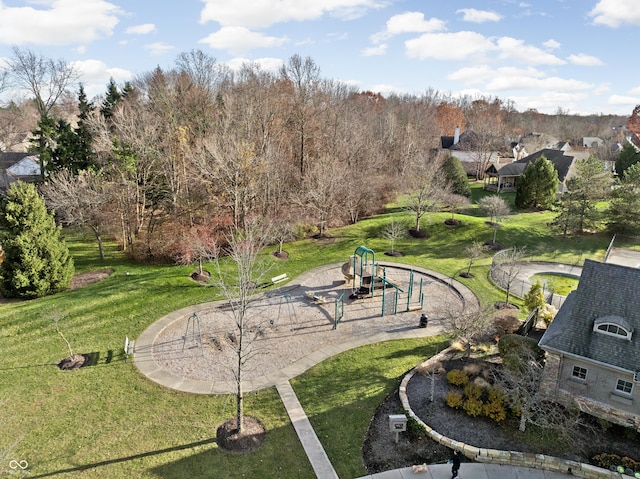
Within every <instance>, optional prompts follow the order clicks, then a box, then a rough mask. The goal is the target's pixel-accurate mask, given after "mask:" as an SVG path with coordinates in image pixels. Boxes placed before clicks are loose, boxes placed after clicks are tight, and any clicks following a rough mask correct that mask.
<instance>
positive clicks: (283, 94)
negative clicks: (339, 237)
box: [14, 50, 623, 260]
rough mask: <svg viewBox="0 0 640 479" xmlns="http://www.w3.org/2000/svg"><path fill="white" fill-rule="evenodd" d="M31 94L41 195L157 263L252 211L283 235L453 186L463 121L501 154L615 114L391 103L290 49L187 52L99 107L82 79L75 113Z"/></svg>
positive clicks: (598, 128) (185, 252) (63, 213)
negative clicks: (244, 54) (269, 55)
mask: <svg viewBox="0 0 640 479" xmlns="http://www.w3.org/2000/svg"><path fill="white" fill-rule="evenodd" d="M18 54H22V56H23V57H24V56H25V52H23V51H20V50H15V55H16V57H17V58H18V57H19V55H18ZM15 64H16V63H15V61H14V65H15ZM52 66H55V65H52ZM64 71H67V70H66V69H65V70H64ZM14 74H17V75H18V76H17V78H20V76H19V74H20V71H17V72H14ZM67 78H68V79H71V78H73V75H71V74H70V75H69V76H68V77H67ZM32 93H33V94H34V96H35V97H36V100H38V98H40V100H38V101H36V104H37V105H40V106H39V108H38V112H39V121H38V127H37V128H36V129H35V130H34V132H33V142H32V145H33V149H34V150H36V151H38V152H40V154H41V158H42V159H43V167H45V168H46V169H47V171H48V175H47V179H46V184H45V185H44V187H43V192H44V193H45V194H46V198H47V201H48V204H49V206H50V207H52V208H54V209H55V210H56V213H57V215H58V217H59V218H60V220H61V221H63V222H65V223H66V224H73V225H82V226H86V227H89V228H91V230H92V231H93V232H94V234H95V235H96V238H97V240H98V242H99V244H100V242H101V238H102V235H104V234H105V233H109V234H115V235H116V237H117V238H118V239H119V240H120V241H121V243H122V246H123V248H124V249H125V250H127V251H128V252H129V253H130V254H132V255H133V256H135V257H138V258H145V259H155V260H167V259H172V260H175V259H180V258H189V257H191V256H192V255H193V254H195V253H194V252H193V249H194V248H195V246H194V245H200V246H201V247H202V245H203V241H202V239H203V238H205V237H206V238H211V237H218V238H220V237H222V236H223V234H224V231H226V228H227V227H228V226H229V225H235V226H241V225H243V224H244V222H245V221H247V219H249V218H263V219H266V220H267V221H269V222H270V223H271V224H272V225H274V226H278V227H277V228H274V231H277V232H278V233H277V235H276V236H277V237H275V238H274V241H276V242H277V241H279V240H281V239H282V238H290V237H292V235H296V234H297V235H302V234H305V233H306V234H308V233H310V232H313V233H317V234H319V235H322V234H324V231H325V228H327V227H329V226H336V225H339V224H345V223H348V222H351V223H353V222H356V221H358V219H359V218H361V217H363V216H367V215H370V214H373V213H375V212H377V211H379V210H380V209H381V208H382V207H383V205H384V204H385V203H387V202H388V201H389V199H390V198H392V197H393V196H394V195H396V194H398V193H399V192H410V191H416V190H417V189H422V190H428V191H432V192H433V191H436V190H437V189H441V188H444V189H446V182H442V181H441V179H440V174H439V172H440V171H441V164H442V161H443V158H442V156H443V155H442V153H441V152H440V150H439V148H438V146H439V142H440V136H441V135H453V133H454V130H455V128H456V127H460V128H461V129H462V130H463V131H464V130H465V129H472V130H473V131H474V132H475V133H476V141H478V142H479V144H480V145H490V146H491V148H499V149H502V150H503V151H504V152H505V154H507V153H508V152H509V142H510V141H511V140H513V139H514V138H516V137H517V136H518V135H523V134H525V133H527V132H530V131H537V132H546V133H550V134H553V135H555V136H556V137H559V138H561V139H565V140H568V139H571V140H572V141H575V140H576V139H579V138H581V137H582V136H600V137H602V138H604V139H609V138H611V137H612V135H614V134H616V133H617V131H616V130H615V129H614V126H616V125H618V124H619V123H620V122H621V121H623V119H621V118H620V117H615V116H592V117H577V116H573V115H568V114H566V113H563V112H561V111H560V112H558V114H556V115H543V114H540V113H538V112H535V111H527V112H524V113H520V112H517V111H516V110H515V109H514V108H513V106H512V105H511V104H510V103H509V102H503V101H502V100H500V99H498V98H491V99H488V98H457V99H453V98H451V97H449V96H446V95H442V94H440V93H439V92H435V91H432V90H427V91H426V92H425V93H424V94H422V95H419V96H416V95H412V96H390V97H386V98H385V97H382V96H381V95H379V94H375V93H371V92H362V91H359V90H358V89H356V88H354V87H351V86H348V85H346V84H344V83H340V82H336V81H332V80H327V79H324V78H322V76H321V72H320V68H319V66H318V65H316V63H315V62H314V61H313V59H311V58H302V57H300V56H298V55H294V56H293V57H291V58H290V59H289V60H288V61H287V62H286V63H285V64H284V65H283V66H282V68H281V69H280V71H279V72H277V73H273V72H266V71H263V70H261V69H260V68H259V67H258V66H257V65H256V64H246V65H244V66H243V67H242V68H241V69H240V70H239V71H230V70H229V69H227V68H225V67H223V66H222V65H220V64H218V63H217V62H216V60H215V59H214V58H212V57H210V56H208V55H206V54H204V53H203V52H201V51H191V52H186V53H182V54H180V55H179V56H178V58H177V60H176V63H175V66H174V67H173V68H171V69H161V68H159V67H158V68H157V69H155V70H154V71H152V72H148V73H145V74H143V75H141V76H140V77H138V78H137V79H136V80H135V81H132V82H130V83H127V84H125V85H122V86H120V85H116V84H115V83H114V82H113V81H111V82H110V84H109V85H108V87H107V91H106V93H105V95H104V96H103V97H102V98H99V99H97V101H95V102H90V101H88V100H87V98H86V95H85V94H84V91H83V89H82V87H80V90H79V94H78V99H77V106H76V113H77V117H76V118H75V119H69V118H68V117H67V118H66V119H65V118H64V115H62V114H60V112H61V111H64V109H63V108H61V106H60V105H59V104H58V105H56V104H55V102H51V101H43V100H42V95H41V92H38V91H32ZM57 98H58V99H60V98H62V99H63V98H64V96H61V95H59V96H58V97H57ZM56 112H58V114H57V115H56ZM56 116H57V118H56ZM480 149H482V148H480ZM43 179H44V178H43ZM426 184H430V185H436V186H437V187H438V188H428V189H425V185H426Z"/></svg>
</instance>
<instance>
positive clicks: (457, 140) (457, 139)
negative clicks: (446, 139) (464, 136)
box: [453, 126, 460, 145]
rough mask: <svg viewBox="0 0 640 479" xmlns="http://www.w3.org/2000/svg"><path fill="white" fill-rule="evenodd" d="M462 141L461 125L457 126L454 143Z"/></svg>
mask: <svg viewBox="0 0 640 479" xmlns="http://www.w3.org/2000/svg"><path fill="white" fill-rule="evenodd" d="M459 141H460V127H459V126H456V132H455V133H454V134H453V144H454V145H457V144H458V142H459Z"/></svg>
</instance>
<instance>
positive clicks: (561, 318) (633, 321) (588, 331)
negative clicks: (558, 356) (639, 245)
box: [539, 260, 640, 372]
mask: <svg viewBox="0 0 640 479" xmlns="http://www.w3.org/2000/svg"><path fill="white" fill-rule="evenodd" d="M638 286H640V269H638V268H629V267H627V266H621V265H617V264H610V263H599V262H597V261H591V260H585V263H584V266H583V268H582V275H581V276H580V282H579V284H578V288H577V289H576V290H575V291H573V292H572V293H570V294H569V296H568V297H567V299H566V301H565V302H564V304H563V305H562V307H561V308H560V311H558V314H557V315H556V317H555V319H554V320H553V322H552V323H551V325H550V326H549V328H548V329H547V331H546V332H545V334H544V335H543V336H542V339H540V343H539V344H540V346H541V347H542V348H551V349H555V350H559V351H563V352H566V353H570V354H573V355H577V356H581V357H584V358H587V359H591V360H594V361H598V362H601V363H605V364H610V365H613V366H616V367H619V368H622V369H626V370H629V371H634V372H635V371H640V295H639V294H638ZM606 316H609V317H615V316H618V317H621V318H623V319H624V321H625V322H626V323H625V324H627V325H628V326H630V327H631V328H633V333H632V336H631V340H626V339H624V338H618V337H614V336H610V335H606V334H602V333H598V332H594V331H593V325H594V321H595V320H596V319H598V318H603V317H606Z"/></svg>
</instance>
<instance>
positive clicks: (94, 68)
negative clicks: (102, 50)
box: [72, 60, 134, 98]
mask: <svg viewBox="0 0 640 479" xmlns="http://www.w3.org/2000/svg"><path fill="white" fill-rule="evenodd" d="M72 65H73V66H74V67H75V68H76V70H77V71H78V72H79V73H80V81H82V84H83V86H84V90H85V92H86V93H87V97H88V98H93V97H95V96H97V95H102V94H104V92H105V91H106V89H107V83H109V79H110V78H113V79H114V81H115V82H116V83H119V84H121V83H124V82H125V81H128V80H131V79H132V78H133V76H134V75H133V73H132V72H130V71H129V70H125V69H123V68H109V67H108V66H107V65H106V64H105V63H104V62H102V61H100V60H82V61H76V62H72Z"/></svg>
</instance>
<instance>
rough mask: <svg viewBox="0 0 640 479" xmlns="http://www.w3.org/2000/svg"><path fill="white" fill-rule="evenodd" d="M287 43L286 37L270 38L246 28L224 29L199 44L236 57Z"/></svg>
mask: <svg viewBox="0 0 640 479" xmlns="http://www.w3.org/2000/svg"><path fill="white" fill-rule="evenodd" d="M286 41H287V38H286V37H270V36H267V35H264V34H262V33H259V32H252V31H251V30H249V29H247V28H245V27H222V28H221V29H220V30H218V31H217V32H214V33H212V34H210V35H209V36H207V37H205V38H203V39H202V40H200V41H199V42H200V43H206V44H207V45H209V46H210V47H211V48H215V49H218V50H227V51H229V52H231V53H232V54H234V55H242V54H244V53H246V52H248V51H250V50H253V49H254V48H272V47H279V46H281V45H283V44H284V43H285V42H286Z"/></svg>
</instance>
